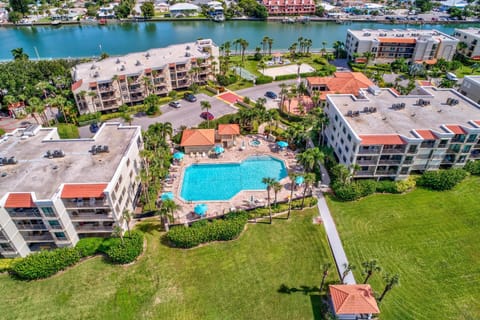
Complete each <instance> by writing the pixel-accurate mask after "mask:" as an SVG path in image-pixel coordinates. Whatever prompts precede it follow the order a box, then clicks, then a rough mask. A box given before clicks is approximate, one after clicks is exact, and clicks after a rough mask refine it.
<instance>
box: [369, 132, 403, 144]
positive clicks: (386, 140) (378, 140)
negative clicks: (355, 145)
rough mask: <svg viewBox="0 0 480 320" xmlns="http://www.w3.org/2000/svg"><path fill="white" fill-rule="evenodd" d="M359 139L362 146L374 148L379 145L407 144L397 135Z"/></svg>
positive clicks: (372, 135) (373, 135) (374, 135)
mask: <svg viewBox="0 0 480 320" xmlns="http://www.w3.org/2000/svg"><path fill="white" fill-rule="evenodd" d="M360 139H362V142H360V144H361V145H362V146H374V145H381V144H387V145H392V144H407V143H406V142H405V141H403V139H402V137H400V136H399V135H398V134H371V135H361V136H360Z"/></svg>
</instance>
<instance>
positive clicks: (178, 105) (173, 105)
mask: <svg viewBox="0 0 480 320" xmlns="http://www.w3.org/2000/svg"><path fill="white" fill-rule="evenodd" d="M168 105H169V106H170V107H173V108H177V109H178V108H180V107H181V106H182V105H181V104H180V102H178V101H172V102H170V103H169V104H168Z"/></svg>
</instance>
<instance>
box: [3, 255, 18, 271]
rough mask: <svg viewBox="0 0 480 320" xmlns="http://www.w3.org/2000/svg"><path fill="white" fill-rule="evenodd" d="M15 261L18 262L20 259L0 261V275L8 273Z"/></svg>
mask: <svg viewBox="0 0 480 320" xmlns="http://www.w3.org/2000/svg"><path fill="white" fill-rule="evenodd" d="M15 261H20V259H18V258H15V259H8V258H5V259H0V273H2V272H7V271H10V268H11V267H12V265H13V264H14V263H15Z"/></svg>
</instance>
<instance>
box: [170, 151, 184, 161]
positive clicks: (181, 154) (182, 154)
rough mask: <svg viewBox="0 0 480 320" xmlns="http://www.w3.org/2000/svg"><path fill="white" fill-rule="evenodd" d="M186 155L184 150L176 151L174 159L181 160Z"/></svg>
mask: <svg viewBox="0 0 480 320" xmlns="http://www.w3.org/2000/svg"><path fill="white" fill-rule="evenodd" d="M184 156H185V154H184V153H183V152H180V151H179V152H175V153H174V154H173V159H175V160H181V159H183V157H184Z"/></svg>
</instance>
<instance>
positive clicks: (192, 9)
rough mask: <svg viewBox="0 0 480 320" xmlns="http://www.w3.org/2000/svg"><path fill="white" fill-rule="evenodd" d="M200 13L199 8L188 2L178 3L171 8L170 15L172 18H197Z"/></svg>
mask: <svg viewBox="0 0 480 320" xmlns="http://www.w3.org/2000/svg"><path fill="white" fill-rule="evenodd" d="M200 11H201V9H200V7H199V6H197V5H194V4H192V3H186V2H181V3H176V4H174V5H172V6H170V14H171V15H172V17H190V16H196V15H198V13H199V12H200Z"/></svg>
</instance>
